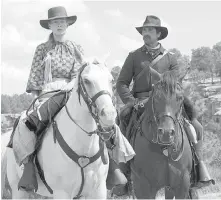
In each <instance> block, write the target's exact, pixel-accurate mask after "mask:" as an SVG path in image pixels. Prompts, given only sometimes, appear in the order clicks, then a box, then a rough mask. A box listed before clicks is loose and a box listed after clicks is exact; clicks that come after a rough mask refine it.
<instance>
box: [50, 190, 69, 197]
mask: <svg viewBox="0 0 221 200" xmlns="http://www.w3.org/2000/svg"><path fill="white" fill-rule="evenodd" d="M53 199H71V196H70V195H68V193H67V192H65V191H64V190H54V191H53Z"/></svg>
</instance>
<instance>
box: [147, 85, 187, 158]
mask: <svg viewBox="0 0 221 200" xmlns="http://www.w3.org/2000/svg"><path fill="white" fill-rule="evenodd" d="M157 84H158V83H157ZM157 84H156V85H157ZM177 84H179V83H177ZM156 85H155V86H156ZM154 88H155V87H153V88H152V93H151V97H150V98H151V104H152V106H151V109H152V113H153V118H154V122H155V124H156V126H157V128H158V127H159V120H160V119H161V118H163V117H168V118H171V119H172V120H173V122H174V124H175V127H176V129H175V132H177V131H178V127H180V130H181V134H182V143H181V151H180V152H179V155H178V156H177V157H176V158H173V156H172V155H171V159H172V160H173V161H178V160H179V159H180V158H181V157H182V154H183V151H184V135H183V134H184V130H183V127H182V110H183V104H181V106H180V109H179V111H178V115H177V116H175V115H172V114H171V113H169V112H166V113H162V114H160V115H159V116H157V115H156V111H155V107H154V94H155V92H154V90H155V89H154ZM152 142H153V143H155V144H159V145H163V146H165V144H164V143H161V142H160V141H159V136H158V131H157V132H156V134H153V139H152ZM174 146H176V145H175V143H174V141H173V142H172V143H169V144H166V148H167V147H174ZM173 152H177V148H176V147H174V148H173Z"/></svg>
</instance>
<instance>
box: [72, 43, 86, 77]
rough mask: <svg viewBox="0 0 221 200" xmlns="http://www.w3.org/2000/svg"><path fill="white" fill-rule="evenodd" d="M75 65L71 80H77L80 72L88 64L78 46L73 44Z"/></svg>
mask: <svg viewBox="0 0 221 200" xmlns="http://www.w3.org/2000/svg"><path fill="white" fill-rule="evenodd" d="M73 52H74V63H73V67H72V70H71V79H74V78H76V76H77V73H78V70H79V69H80V68H81V66H82V65H84V64H85V63H86V61H85V59H84V56H83V54H82V53H81V51H80V50H79V49H78V47H77V46H76V45H74V44H73Z"/></svg>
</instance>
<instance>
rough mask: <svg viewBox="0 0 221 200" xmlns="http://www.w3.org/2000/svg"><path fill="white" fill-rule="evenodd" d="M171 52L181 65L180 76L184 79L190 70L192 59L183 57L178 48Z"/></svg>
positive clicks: (170, 50)
mask: <svg viewBox="0 0 221 200" xmlns="http://www.w3.org/2000/svg"><path fill="white" fill-rule="evenodd" d="M169 52H172V53H174V56H175V57H176V60H177V62H178V65H179V76H180V78H184V77H185V76H186V74H187V73H188V71H189V69H190V58H189V56H187V55H182V54H181V52H180V50H178V49H176V48H172V49H169Z"/></svg>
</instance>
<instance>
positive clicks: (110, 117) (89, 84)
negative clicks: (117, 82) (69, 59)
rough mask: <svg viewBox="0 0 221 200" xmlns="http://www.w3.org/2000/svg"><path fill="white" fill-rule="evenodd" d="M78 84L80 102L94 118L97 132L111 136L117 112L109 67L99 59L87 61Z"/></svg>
mask: <svg viewBox="0 0 221 200" xmlns="http://www.w3.org/2000/svg"><path fill="white" fill-rule="evenodd" d="M76 84H77V92H78V96H79V102H80V104H81V105H82V107H84V109H85V110H87V112H88V110H89V112H90V114H91V116H92V117H93V118H94V120H95V122H96V124H97V127H98V129H97V133H99V134H100V135H99V136H101V137H102V138H103V139H105V138H109V136H110V133H111V132H112V130H113V128H114V124H115V119H116V116H117V112H116V109H115V107H114V104H113V101H112V99H113V98H112V97H113V91H112V84H113V77H112V75H111V73H110V72H109V70H108V68H107V67H106V66H105V64H103V63H99V62H97V61H96V62H93V63H87V64H85V65H83V66H82V67H81V69H80V71H79V74H78V78H77V81H76ZM81 99H83V101H81Z"/></svg>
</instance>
